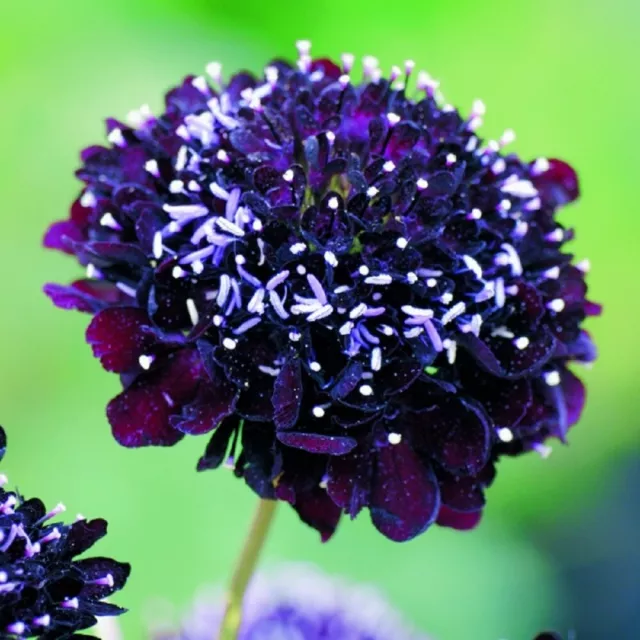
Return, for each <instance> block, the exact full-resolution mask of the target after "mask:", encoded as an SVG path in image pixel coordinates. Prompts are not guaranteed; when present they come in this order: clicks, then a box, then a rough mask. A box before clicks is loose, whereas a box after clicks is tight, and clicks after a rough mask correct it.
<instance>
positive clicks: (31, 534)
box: [0, 427, 130, 639]
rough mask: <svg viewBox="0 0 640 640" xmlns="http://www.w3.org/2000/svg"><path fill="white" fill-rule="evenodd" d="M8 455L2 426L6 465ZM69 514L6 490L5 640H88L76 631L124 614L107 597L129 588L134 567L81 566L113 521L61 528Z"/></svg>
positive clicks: (2, 521)
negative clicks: (62, 516) (62, 517)
mask: <svg viewBox="0 0 640 640" xmlns="http://www.w3.org/2000/svg"><path fill="white" fill-rule="evenodd" d="M5 448H6V437H5V432H4V430H3V429H2V427H0V460H2V457H3V455H4V451H5ZM0 477H1V478H2V482H3V484H4V483H6V477H4V476H0ZM64 510H65V508H64V506H63V505H62V504H58V505H57V506H55V507H54V508H53V509H52V510H51V511H47V510H46V508H45V506H44V504H43V503H42V502H41V501H40V500H38V499H33V498H32V499H30V500H25V499H24V498H23V497H22V496H21V495H20V494H19V493H18V492H14V491H7V490H5V489H4V487H3V486H2V485H0V637H2V638H36V637H41V638H51V639H54V638H71V637H74V638H75V637H86V636H82V635H81V634H76V633H75V632H76V631H79V630H81V629H87V628H89V627H92V626H93V625H95V623H96V621H97V617H98V616H116V615H120V614H121V613H124V612H125V609H121V608H120V607H118V606H116V605H115V604H111V603H107V602H104V598H106V597H108V596H111V595H112V594H113V593H115V592H116V591H119V590H120V589H122V587H123V586H124V585H125V582H126V581H127V578H128V577H129V571H130V566H129V565H128V564H124V563H121V562H116V561H115V560H112V559H111V558H104V557H93V558H83V559H82V560H78V559H77V556H79V555H80V554H83V553H84V552H85V551H87V550H88V549H89V548H91V547H92V546H93V545H94V544H95V543H96V542H97V541H98V540H100V538H102V537H104V536H105V535H106V533H107V523H106V521H105V520H102V519H96V520H85V519H84V518H82V517H81V516H79V517H78V518H77V519H76V521H75V522H74V523H73V524H70V525H69V524H64V523H63V522H59V521H56V519H57V517H58V516H59V515H60V513H62V512H63V511H64Z"/></svg>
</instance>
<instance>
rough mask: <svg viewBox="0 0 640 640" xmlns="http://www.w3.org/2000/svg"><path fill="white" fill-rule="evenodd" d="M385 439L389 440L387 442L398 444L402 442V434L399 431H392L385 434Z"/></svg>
mask: <svg viewBox="0 0 640 640" xmlns="http://www.w3.org/2000/svg"><path fill="white" fill-rule="evenodd" d="M387 440H388V441H389V444H400V443H401V442H402V434H401V433H395V432H393V431H392V432H391V433H390V434H389V435H388V436H387Z"/></svg>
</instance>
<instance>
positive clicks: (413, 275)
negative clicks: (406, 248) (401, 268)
mask: <svg viewBox="0 0 640 640" xmlns="http://www.w3.org/2000/svg"><path fill="white" fill-rule="evenodd" d="M407 282H408V283H409V284H415V283H416V282H418V274H416V273H414V272H413V271H409V273H407Z"/></svg>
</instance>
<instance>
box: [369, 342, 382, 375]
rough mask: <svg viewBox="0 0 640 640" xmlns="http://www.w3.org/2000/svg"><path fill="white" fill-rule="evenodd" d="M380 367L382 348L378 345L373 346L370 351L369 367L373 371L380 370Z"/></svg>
mask: <svg viewBox="0 0 640 640" xmlns="http://www.w3.org/2000/svg"><path fill="white" fill-rule="evenodd" d="M381 367H382V349H380V347H375V348H374V349H373V350H372V351H371V369H373V371H380V368H381Z"/></svg>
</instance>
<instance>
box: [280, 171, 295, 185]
mask: <svg viewBox="0 0 640 640" xmlns="http://www.w3.org/2000/svg"><path fill="white" fill-rule="evenodd" d="M282 179H283V180H284V181H285V182H293V171H292V170H291V169H287V170H286V171H285V172H284V173H283V174H282Z"/></svg>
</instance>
